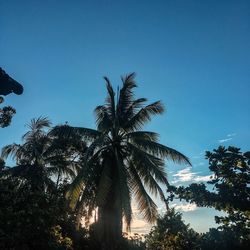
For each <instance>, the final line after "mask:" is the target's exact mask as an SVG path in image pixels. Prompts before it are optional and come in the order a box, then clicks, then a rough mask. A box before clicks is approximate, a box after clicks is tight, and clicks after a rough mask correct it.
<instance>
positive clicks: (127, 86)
mask: <svg viewBox="0 0 250 250" xmlns="http://www.w3.org/2000/svg"><path fill="white" fill-rule="evenodd" d="M134 78H135V73H131V74H129V75H127V76H125V77H122V78H121V79H122V82H123V86H122V88H121V90H120V94H119V100H118V103H117V108H116V111H117V114H118V116H119V119H121V121H120V122H122V120H123V119H122V118H123V117H124V116H125V114H126V112H127V110H128V109H129V107H130V106H131V104H132V103H133V101H134V100H133V96H134V93H133V88H135V87H137V85H136V83H135V79H134Z"/></svg>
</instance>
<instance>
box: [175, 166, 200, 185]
mask: <svg viewBox="0 0 250 250" xmlns="http://www.w3.org/2000/svg"><path fill="white" fill-rule="evenodd" d="M195 174H196V173H192V172H191V167H187V168H184V169H182V170H179V171H178V172H177V173H176V174H174V175H173V176H174V177H175V179H176V182H187V181H192V179H193V177H194V175H195Z"/></svg>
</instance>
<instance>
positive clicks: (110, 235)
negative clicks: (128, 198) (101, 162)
mask: <svg viewBox="0 0 250 250" xmlns="http://www.w3.org/2000/svg"><path fill="white" fill-rule="evenodd" d="M112 186H113V188H111V191H110V194H109V195H108V199H107V201H106V202H105V205H104V206H102V207H99V209H98V222H97V225H98V226H97V230H98V235H97V236H98V237H99V239H100V243H101V249H102V250H114V249H119V243H120V241H121V239H122V210H121V203H120V192H119V191H120V190H119V189H118V188H117V183H113V185H112Z"/></svg>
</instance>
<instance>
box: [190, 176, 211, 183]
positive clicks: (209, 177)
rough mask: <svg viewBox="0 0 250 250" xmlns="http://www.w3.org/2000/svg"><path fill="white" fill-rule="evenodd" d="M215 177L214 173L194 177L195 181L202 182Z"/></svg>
mask: <svg viewBox="0 0 250 250" xmlns="http://www.w3.org/2000/svg"><path fill="white" fill-rule="evenodd" d="M213 178H214V176H213V175H205V176H199V175H198V176H196V177H195V178H194V181H195V182H201V181H204V182H207V181H211V180H212V179H213Z"/></svg>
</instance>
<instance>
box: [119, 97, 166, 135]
mask: <svg viewBox="0 0 250 250" xmlns="http://www.w3.org/2000/svg"><path fill="white" fill-rule="evenodd" d="M163 112H164V107H163V104H162V103H161V102H160V101H157V102H154V103H152V104H150V105H147V106H145V107H144V108H142V109H141V110H140V111H139V112H138V113H136V114H135V115H134V116H133V117H132V118H131V119H130V120H129V121H128V122H127V123H126V124H125V125H124V126H122V127H123V129H124V130H125V131H128V132H129V131H135V130H137V129H142V126H143V125H145V124H146V123H147V122H149V121H151V116H152V115H157V114H162V113H163Z"/></svg>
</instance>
